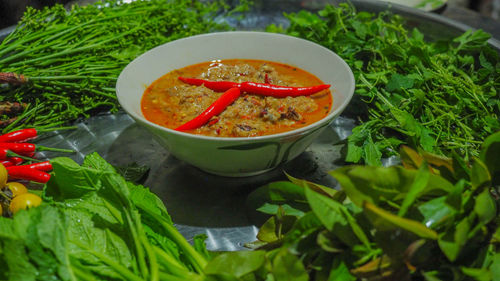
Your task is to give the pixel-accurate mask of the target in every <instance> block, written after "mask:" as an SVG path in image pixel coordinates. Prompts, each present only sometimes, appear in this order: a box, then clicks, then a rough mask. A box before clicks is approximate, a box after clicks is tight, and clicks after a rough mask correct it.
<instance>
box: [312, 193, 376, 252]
mask: <svg viewBox="0 0 500 281" xmlns="http://www.w3.org/2000/svg"><path fill="white" fill-rule="evenodd" d="M306 197H307V200H308V202H309V205H310V206H311V209H312V211H313V212H314V213H315V214H316V217H317V218H318V219H319V220H320V221H321V222H322V223H323V225H324V226H325V228H326V229H328V230H330V231H335V233H336V234H337V235H339V238H340V239H341V240H342V241H344V242H346V243H348V244H349V243H353V242H348V241H352V237H350V238H348V237H349V236H351V235H354V236H355V237H356V238H358V239H359V241H361V242H363V244H364V245H365V246H367V247H370V241H369V240H368V238H367V236H366V234H365V233H364V232H363V230H362V228H361V227H360V226H359V225H358V224H357V222H356V220H355V219H354V218H353V216H352V215H351V214H350V213H349V210H348V209H347V208H346V207H345V206H344V205H342V204H341V203H339V202H337V201H335V200H333V199H331V198H328V197H326V196H324V195H322V194H319V193H317V192H315V191H313V190H311V189H309V188H306ZM341 233H342V234H341Z"/></svg>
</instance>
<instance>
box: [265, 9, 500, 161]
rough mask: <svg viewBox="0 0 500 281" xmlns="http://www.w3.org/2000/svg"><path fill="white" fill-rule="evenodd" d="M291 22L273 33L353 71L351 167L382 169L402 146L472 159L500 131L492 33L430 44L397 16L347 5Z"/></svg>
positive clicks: (499, 76)
mask: <svg viewBox="0 0 500 281" xmlns="http://www.w3.org/2000/svg"><path fill="white" fill-rule="evenodd" d="M286 17H287V18H288V20H289V21H290V26H289V27H288V28H286V29H283V28H281V27H277V26H274V25H271V26H269V27H268V31H272V32H284V33H286V34H289V35H293V36H297V37H302V38H305V39H308V40H311V41H314V42H316V43H319V44H321V45H323V46H325V47H327V48H329V49H331V50H333V51H334V52H336V53H337V54H339V55H340V56H341V57H342V58H343V59H344V60H346V62H347V63H348V64H349V66H350V67H351V68H352V70H353V72H354V75H355V79H356V91H355V98H354V101H353V103H352V104H353V105H354V106H352V107H351V108H348V109H347V114H349V116H353V117H355V118H358V121H359V125H358V126H357V127H356V128H354V130H353V133H352V135H351V136H350V137H349V138H348V152H347V156H346V160H347V161H348V162H354V163H358V162H361V161H364V162H365V163H367V164H370V165H381V158H383V157H388V156H391V155H395V154H397V152H398V147H399V146H400V145H401V144H406V145H409V146H411V147H413V148H415V149H417V148H422V149H424V150H425V151H428V152H432V153H437V154H448V153H451V152H452V153H458V154H459V155H461V156H463V157H464V158H465V159H466V160H469V159H471V157H472V156H478V153H479V147H480V144H481V143H482V141H483V140H484V139H485V138H486V136H488V135H490V134H492V133H494V132H496V131H498V130H500V121H499V116H500V93H499V92H498V89H499V88H500V58H499V54H498V50H494V49H493V48H492V47H490V46H489V45H488V43H487V40H488V39H489V38H490V35H489V34H487V33H485V32H483V31H481V30H477V31H471V30H468V31H467V32H465V33H463V34H462V35H461V36H459V37H456V38H451V39H446V38H443V39H442V40H439V41H436V42H428V41H427V40H426V39H425V38H424V34H422V33H421V32H420V31H419V30H418V29H412V30H409V29H407V28H406V27H405V21H404V19H403V18H402V17H400V16H398V15H394V14H391V13H390V12H383V13H379V14H373V13H369V12H358V11H356V10H355V8H354V7H353V6H352V5H348V4H341V5H340V6H339V7H334V6H326V7H325V8H324V9H323V10H321V11H319V12H318V13H312V12H308V11H300V12H298V13H294V14H287V15H286ZM333 86H335V85H333ZM356 109H361V110H356ZM349 110H351V111H350V112H349Z"/></svg>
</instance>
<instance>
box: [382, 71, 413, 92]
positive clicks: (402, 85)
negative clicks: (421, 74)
mask: <svg viewBox="0 0 500 281" xmlns="http://www.w3.org/2000/svg"><path fill="white" fill-rule="evenodd" d="M413 83H414V79H413V78H411V77H410V76H408V75H401V74H399V73H395V74H393V75H392V76H391V79H390V80H389V83H387V86H386V89H387V91H390V92H392V91H397V90H401V89H410V88H411V87H413Z"/></svg>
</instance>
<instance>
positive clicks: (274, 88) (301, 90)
mask: <svg viewBox="0 0 500 281" xmlns="http://www.w3.org/2000/svg"><path fill="white" fill-rule="evenodd" d="M328 88H330V85H327V84H323V85H317V86H311V87H285V86H278V85H272V84H266V83H256V82H243V83H241V90H242V91H244V92H248V93H252V94H257V95H262V96H272V97H277V98H284V97H298V96H310V95H312V94H316V93H318V92H321V91H323V90H326V89H328Z"/></svg>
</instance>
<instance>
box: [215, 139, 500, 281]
mask: <svg viewBox="0 0 500 281" xmlns="http://www.w3.org/2000/svg"><path fill="white" fill-rule="evenodd" d="M499 148H500V132H498V133H496V134H494V135H491V136H490V137H488V138H487V139H486V141H485V142H484V144H483V146H482V150H481V157H480V158H475V159H474V160H473V162H472V163H470V165H466V166H465V170H463V169H462V168H460V167H463V166H461V165H458V162H460V161H462V160H461V159H460V158H456V159H452V158H446V157H441V156H437V155H433V154H429V153H426V152H423V153H422V154H419V153H417V152H416V151H414V150H412V149H410V148H409V147H403V149H404V151H402V153H401V154H402V155H404V157H402V161H403V165H404V167H407V168H404V167H402V166H392V167H373V166H347V167H343V168H340V169H337V170H335V171H332V172H331V173H330V174H331V175H332V176H333V177H335V178H336V179H337V180H338V181H339V183H340V185H341V190H339V191H337V190H333V189H328V188H326V187H324V186H320V185H317V184H314V183H311V182H307V181H304V180H299V179H296V178H293V177H290V176H289V179H290V182H275V183H270V184H268V185H266V186H263V187H261V188H259V189H257V190H256V191H254V192H253V193H252V194H251V195H250V196H249V197H248V204H249V205H250V206H252V207H255V206H266V207H265V208H264V209H265V213H269V210H271V209H270V208H269V206H275V208H274V210H275V211H274V215H273V216H272V217H270V218H269V219H268V220H267V221H266V222H265V223H264V224H263V226H262V227H261V228H260V231H259V233H258V235H257V237H258V239H259V241H256V242H254V243H251V244H250V245H249V246H251V247H252V248H255V249H256V250H257V251H258V252H259V251H261V250H266V252H265V257H266V260H267V261H266V263H264V264H263V265H262V266H261V267H259V268H258V269H254V270H253V272H251V273H250V272H245V274H246V278H250V275H251V277H252V278H255V279H252V280H269V279H265V278H269V276H273V277H274V278H275V279H271V280H278V279H279V280H296V279H295V278H297V279H298V280H361V279H363V280H497V279H498V278H500V275H499V271H498V266H500V263H499V262H500V240H499V239H498V238H499V236H498V234H499V233H500V220H499V218H500V210H499V208H498V207H499V206H500V196H499V191H500V189H499V187H500V178H498V176H495V175H497V174H498V171H499V167H500V166H499V164H500V158H499V157H498V155H499V154H498V149H499ZM494 153H496V154H494ZM489 155H496V156H495V157H493V156H489ZM285 205H286V206H288V207H287V208H286V209H285V208H283V207H282V206H285ZM297 210H300V212H297ZM262 254H263V253H262ZM262 254H260V255H262ZM232 255H234V254H227V255H226V254H223V255H221V256H219V257H217V261H218V262H220V261H225V260H227V259H230V258H234V257H233V256H232ZM253 255H257V254H248V255H244V254H239V256H238V259H239V261H238V262H240V263H245V262H247V263H249V262H255V263H257V261H260V260H262V257H261V256H259V257H255V256H253ZM280 255H282V256H280ZM290 256H294V258H293V257H290ZM278 257H279V258H278ZM276 259H282V260H286V261H287V263H286V264H280V263H279V262H278V261H277V260H276ZM243 261H245V262H243ZM298 261H300V264H299V262H298ZM214 263H215V265H214V266H217V267H223V265H221V264H218V263H216V262H215V260H213V261H211V262H209V266H212V265H213V264H214ZM229 263H230V262H229V261H226V262H225V264H226V265H227V264H229ZM285 269H288V271H287V272H288V273H287V275H282V274H283V272H284V271H285ZM249 270H250V269H249ZM280 278H283V279H280Z"/></svg>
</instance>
